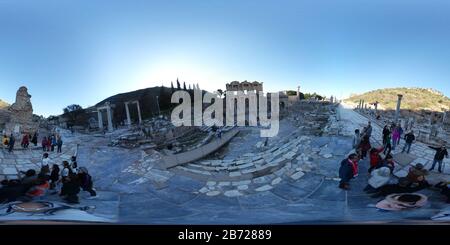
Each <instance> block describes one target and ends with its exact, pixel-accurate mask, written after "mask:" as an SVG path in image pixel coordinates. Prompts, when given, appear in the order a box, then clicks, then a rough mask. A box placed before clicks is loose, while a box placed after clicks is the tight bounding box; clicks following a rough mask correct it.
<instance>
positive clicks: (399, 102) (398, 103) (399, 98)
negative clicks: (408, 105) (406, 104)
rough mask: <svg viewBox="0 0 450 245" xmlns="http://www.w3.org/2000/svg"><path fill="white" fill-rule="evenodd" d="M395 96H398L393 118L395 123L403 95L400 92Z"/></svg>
mask: <svg viewBox="0 0 450 245" xmlns="http://www.w3.org/2000/svg"><path fill="white" fill-rule="evenodd" d="M397 96H398V99H397V110H396V111H395V120H394V121H395V123H397V121H398V118H399V117H400V105H401V103H402V98H403V95H401V94H398V95H397Z"/></svg>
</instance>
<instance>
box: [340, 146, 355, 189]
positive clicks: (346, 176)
mask: <svg viewBox="0 0 450 245" xmlns="http://www.w3.org/2000/svg"><path fill="white" fill-rule="evenodd" d="M358 160H359V157H358V155H357V154H355V153H352V154H350V155H349V156H348V157H347V158H346V159H344V160H342V162H341V166H340V167H339V178H341V180H340V182H339V188H341V189H344V190H349V189H350V184H349V182H350V180H351V179H353V178H354V177H355V176H357V175H358Z"/></svg>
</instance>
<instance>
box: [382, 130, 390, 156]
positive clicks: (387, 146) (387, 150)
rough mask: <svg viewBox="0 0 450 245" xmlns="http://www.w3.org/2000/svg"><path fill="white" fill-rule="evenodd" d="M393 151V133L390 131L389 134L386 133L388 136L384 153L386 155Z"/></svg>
mask: <svg viewBox="0 0 450 245" xmlns="http://www.w3.org/2000/svg"><path fill="white" fill-rule="evenodd" d="M389 132H390V131H389ZM391 151H392V144H391V134H390V133H389V134H387V135H386V138H385V145H384V151H383V154H384V155H389V154H391Z"/></svg>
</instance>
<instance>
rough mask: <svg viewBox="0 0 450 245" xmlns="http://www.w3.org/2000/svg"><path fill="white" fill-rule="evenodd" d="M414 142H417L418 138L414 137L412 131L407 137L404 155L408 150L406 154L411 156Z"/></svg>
mask: <svg viewBox="0 0 450 245" xmlns="http://www.w3.org/2000/svg"><path fill="white" fill-rule="evenodd" d="M414 140H416V136H414V132H413V131H412V130H411V132H409V133H407V134H406V135H405V146H404V147H403V150H402V153H404V152H405V150H406V148H408V150H406V153H408V154H409V150H411V145H412V143H413V142H414Z"/></svg>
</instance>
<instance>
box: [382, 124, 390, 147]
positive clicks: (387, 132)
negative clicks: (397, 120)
mask: <svg viewBox="0 0 450 245" xmlns="http://www.w3.org/2000/svg"><path fill="white" fill-rule="evenodd" d="M390 133H391V131H390V130H389V127H388V125H385V126H384V128H383V145H384V146H386V143H387V142H386V141H387V138H388V136H389V134H390Z"/></svg>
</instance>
